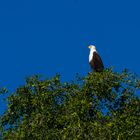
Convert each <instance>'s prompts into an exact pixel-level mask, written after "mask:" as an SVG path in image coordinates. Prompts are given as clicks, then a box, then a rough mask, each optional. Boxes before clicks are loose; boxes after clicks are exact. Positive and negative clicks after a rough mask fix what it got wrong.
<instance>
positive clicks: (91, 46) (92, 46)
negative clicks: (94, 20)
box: [88, 45, 96, 50]
mask: <svg viewBox="0 0 140 140" xmlns="http://www.w3.org/2000/svg"><path fill="white" fill-rule="evenodd" d="M88 48H89V49H90V50H96V47H95V46H94V45H90V46H88Z"/></svg>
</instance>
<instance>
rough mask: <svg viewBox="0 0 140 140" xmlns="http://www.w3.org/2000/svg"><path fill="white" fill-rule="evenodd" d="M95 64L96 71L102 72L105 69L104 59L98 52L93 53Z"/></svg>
mask: <svg viewBox="0 0 140 140" xmlns="http://www.w3.org/2000/svg"><path fill="white" fill-rule="evenodd" d="M93 63H94V70H95V71H97V72H101V71H102V70H103V69H104V65H103V62H102V59H101V57H100V56H99V54H98V53H97V52H94V53H93Z"/></svg>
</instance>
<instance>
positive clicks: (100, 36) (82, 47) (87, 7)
mask: <svg viewBox="0 0 140 140" xmlns="http://www.w3.org/2000/svg"><path fill="white" fill-rule="evenodd" d="M139 5H140V3H138V2H136V1H132V0H131V1H130V0H124V1H123V0H120V1H119V0H117V1H113V0H110V1H105V0H104V1H103V0H102V1H100V0H44V1H36V0H34V1H30V0H28V1H26V0H24V1H21V0H8V1H4V0H3V1H2V0H1V1H0V52H1V53H0V63H1V68H0V86H1V87H2V86H6V87H7V88H8V89H9V90H10V91H13V90H14V89H15V88H16V87H18V86H19V85H22V84H24V82H25V81H24V78H25V77H26V76H29V75H33V74H41V75H43V76H44V77H51V76H54V75H55V73H60V74H61V79H62V80H63V81H70V80H72V79H73V78H74V76H75V74H76V73H79V74H81V75H86V74H87V72H89V71H90V67H89V64H88V53H89V50H88V48H87V46H88V45H90V44H94V45H95V46H96V48H97V50H98V52H99V53H100V55H101V57H102V59H103V62H104V65H105V67H109V66H114V68H115V70H116V71H121V70H122V69H124V68H128V69H129V70H131V71H133V72H135V73H137V74H138V75H140V54H139V53H140V8H139ZM0 102H1V105H0V110H1V112H3V110H4V109H5V103H4V102H3V101H1V100H0Z"/></svg>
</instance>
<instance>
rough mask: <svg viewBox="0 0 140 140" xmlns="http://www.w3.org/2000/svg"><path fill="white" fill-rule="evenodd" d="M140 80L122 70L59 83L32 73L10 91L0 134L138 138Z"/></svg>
mask: <svg viewBox="0 0 140 140" xmlns="http://www.w3.org/2000/svg"><path fill="white" fill-rule="evenodd" d="M139 89H140V81H139V79H138V78H137V76H135V75H134V74H132V73H129V72H127V71H126V70H124V71H123V72H122V73H121V74H119V73H114V72H112V69H107V70H104V71H103V72H101V73H98V72H94V73H89V74H88V75H87V76H86V77H82V78H81V77H78V78H77V80H76V81H75V82H71V83H61V82H60V77H59V75H56V76H55V77H53V78H51V79H45V80H42V79H40V77H39V76H33V77H29V78H27V79H26V83H25V85H24V86H21V87H19V88H17V90H16V91H15V92H14V93H12V94H10V96H9V97H8V99H7V101H8V108H7V110H6V111H5V113H4V115H3V116H1V122H0V125H1V136H2V137H3V139H6V140H7V139H10V140H28V139H29V140H44V139H45V140H81V139H83V140H93V139H94V140H125V139H126V140H132V139H133V140H138V139H140V99H139V97H137V96H136V93H138V90H139Z"/></svg>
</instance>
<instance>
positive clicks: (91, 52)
mask: <svg viewBox="0 0 140 140" xmlns="http://www.w3.org/2000/svg"><path fill="white" fill-rule="evenodd" d="M93 52H94V50H91V51H90V53H89V62H90V61H91V60H92V58H93Z"/></svg>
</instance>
